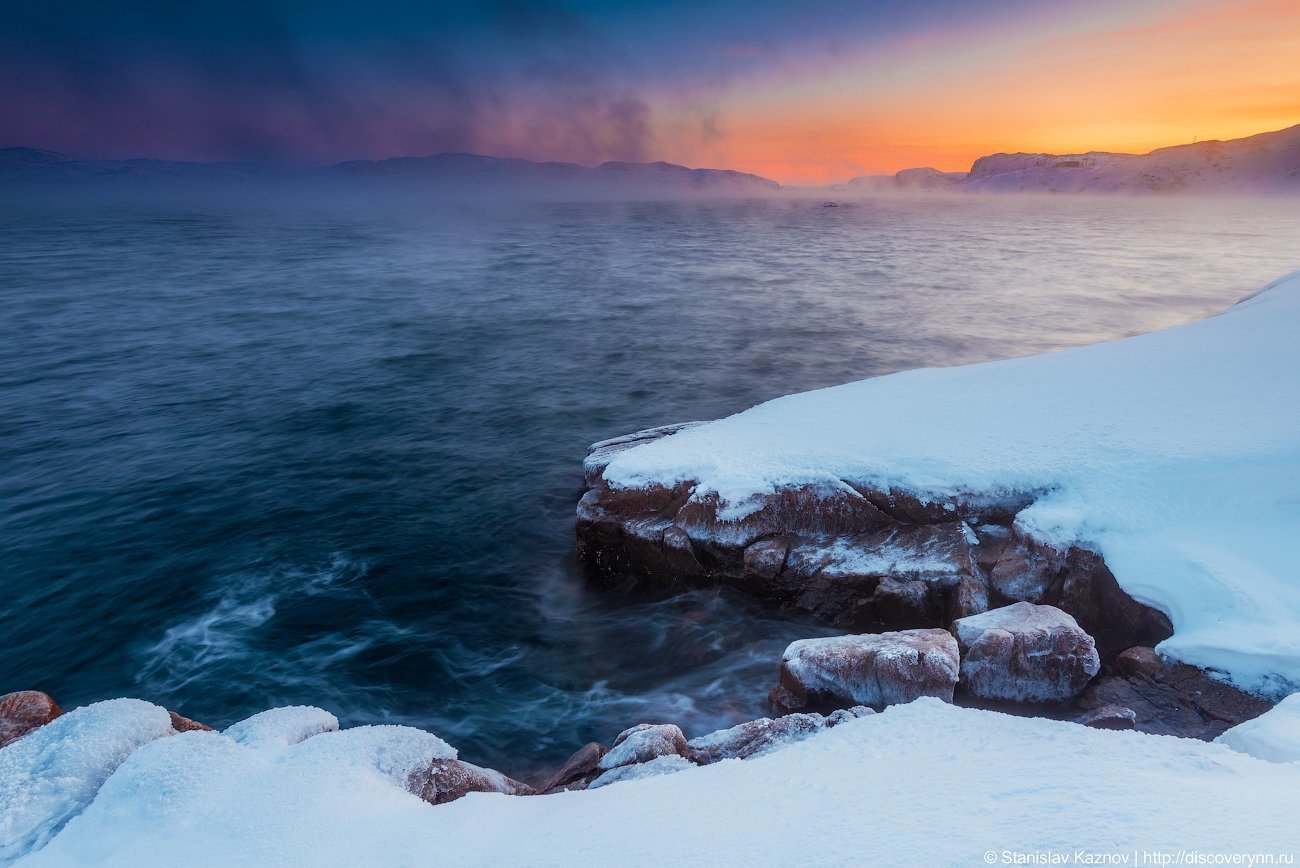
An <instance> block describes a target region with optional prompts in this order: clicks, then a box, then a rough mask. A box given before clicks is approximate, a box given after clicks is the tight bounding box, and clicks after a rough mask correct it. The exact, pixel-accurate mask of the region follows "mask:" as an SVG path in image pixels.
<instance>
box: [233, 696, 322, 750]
mask: <svg viewBox="0 0 1300 868" xmlns="http://www.w3.org/2000/svg"><path fill="white" fill-rule="evenodd" d="M338 728H339V719H338V718H337V717H335V716H334V715H332V714H330V713H329V712H328V711H325V710H324V709H321V708H316V707H314V706H311V705H289V706H285V707H283V708H271V709H268V710H266V711H262V712H258V713H257V714H254V715H253V716H252V717H250V718H247V719H246V720H241V721H240V722H239V723H236V724H234V725H233V726H231V727H230V728H228V729H227V730H226V731H225V732H224V733H223V735H225V736H226V738H229V739H233V740H234V741H237V742H239V743H240V744H243V745H247V746H249V747H288V746H289V745H291V744H297V743H298V742H300V741H305V740H306V739H309V738H311V737H312V736H314V735H320V734H321V733H323V732H335V731H337V730H338Z"/></svg>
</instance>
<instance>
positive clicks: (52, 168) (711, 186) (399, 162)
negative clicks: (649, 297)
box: [0, 148, 781, 195]
mask: <svg viewBox="0 0 1300 868" xmlns="http://www.w3.org/2000/svg"><path fill="white" fill-rule="evenodd" d="M256 180H274V181H283V182H297V183H301V182H304V181H307V182H321V181H324V182H337V183H340V184H344V183H366V184H369V185H374V184H378V185H381V186H382V185H384V184H390V185H396V186H398V187H400V188H401V189H410V188H411V185H428V186H429V187H431V188H437V189H454V190H457V191H471V190H486V191H497V192H530V191H532V192H537V193H541V194H546V195H550V194H555V193H565V192H569V193H577V194H582V195H587V194H590V195H605V194H616V195H624V194H633V195H656V194H674V195H675V194H679V193H707V194H710V195H755V194H760V193H770V192H773V191H776V190H779V189H781V185H780V184H777V183H776V182H775V181H771V180H768V179H767V178H763V177H760V176H758V175H750V174H746V173H744V172H733V171H731V170H728V169H691V168H687V167H686V166H678V165H675V164H673V163H664V162H658V163H624V162H609V163H603V164H601V165H599V166H596V167H595V168H591V167H588V166H580V165H578V164H577V163H555V162H545V163H539V162H534V161H532V160H522V159H516V158H510V157H486V156H481V155H479V154H437V155H435V156H431V157H397V158H394V159H388V160H352V161H349V162H345V163H338V164H336V165H333V166H328V167H325V168H315V169H281V168H274V167H269V166H261V165H257V164H253V163H190V162H180V161H169V160H147V159H138V160H82V159H76V158H73V157H68V156H66V155H64V154H59V153H56V152H54V151H42V150H37V149H34V148H3V149H0V182H5V181H8V182H37V183H68V182H81V181H98V182H122V181H128V182H131V181H153V182H156V181H180V182H190V183H193V182H200V183H210V182H222V183H231V182H235V183H247V182H250V181H256Z"/></svg>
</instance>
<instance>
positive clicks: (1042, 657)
mask: <svg viewBox="0 0 1300 868" xmlns="http://www.w3.org/2000/svg"><path fill="white" fill-rule="evenodd" d="M952 627H953V633H955V634H956V636H957V643H958V645H960V646H961V657H962V660H961V681H962V686H963V687H965V688H966V690H967V691H968V692H969V693H970V694H971V695H972V696H976V697H979V698H980V699H995V700H1008V701H1011V702H1060V701H1063V700H1066V699H1070V698H1072V697H1073V696H1075V695H1076V694H1077V693H1079V691H1081V690H1083V688H1084V687H1086V686H1087V684H1088V682H1089V681H1091V680H1092V677H1093V676H1094V675H1096V674H1097V672H1098V671H1099V670H1100V669H1101V658H1100V657H1099V656H1098V655H1097V647H1096V644H1095V643H1094V642H1093V640H1092V637H1091V636H1089V635H1088V634H1087V633H1085V632H1084V631H1083V629H1082V628H1081V627H1079V625H1078V623H1077V622H1076V621H1075V620H1074V618H1072V617H1070V616H1069V615H1068V614H1067V613H1065V612H1063V611H1061V610H1060V609H1057V608H1056V607H1054V606H1036V605H1034V604H1033V603H1015V604H1013V605H1010V606H1005V607H1003V608H1000V609H992V610H990V611H988V612H983V613H981V614H979V615H972V616H970V617H969V618H962V619H960V620H958V621H956V622H954V623H953V625H952Z"/></svg>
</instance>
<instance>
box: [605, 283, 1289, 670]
mask: <svg viewBox="0 0 1300 868" xmlns="http://www.w3.org/2000/svg"><path fill="white" fill-rule="evenodd" d="M1298 333H1300V273H1297V274H1293V275H1291V276H1289V277H1286V278H1283V279H1281V280H1279V281H1277V282H1275V283H1273V284H1272V285H1270V286H1269V287H1267V288H1266V289H1265V290H1264V291H1261V292H1257V293H1255V294H1254V295H1252V296H1251V297H1249V298H1248V299H1245V300H1243V301H1242V302H1240V303H1238V304H1237V305H1235V306H1234V307H1232V308H1230V309H1229V310H1228V311H1226V312H1225V313H1223V314H1221V315H1219V316H1216V317H1212V318H1210V319H1208V320H1205V321H1202V322H1198V323H1193V324H1190V325H1187V326H1182V327H1179V328H1174V329H1169V330H1166V331H1163V332H1156V333H1153V334H1149V335H1142V336H1139V337H1136V338H1129V339H1126V340H1119V341H1112V342H1108V343H1103V344H1097V345H1094V346H1088V347H1081V348H1077V349H1072V350H1066V351H1062V352H1058V353H1052V354H1048V355H1044V356H1036V357H1028V358H1020V359H1010V360H1006V361H1000V362H992V363H987V364H981V365H972V366H967V367H958V368H947V369H923V370H914V371H907V372H904V373H900V374H894V375H890V376H886V377H880V378H877V379H873V380H864V381H860V382H856V383H849V384H847V385H843V386H837V387H834V388H829V389H822V390H819V391H814V392H807V393H804V394H799V395H790V396H787V397H784V398H779V399H777V400H774V401H770V402H768V403H766V404H762V405H759V406H757V407H754V408H753V409H750V410H747V411H745V412H743V413H739V414H737V415H735V416H732V417H730V418H727V419H723V420H720V421H718V422H713V423H710V424H707V425H702V426H699V427H695V428H691V429H689V430H684V431H682V432H680V433H677V434H675V435H673V436H671V437H666V438H663V439H660V440H657V441H654V442H651V443H648V444H645V445H640V446H636V447H633V448H630V449H627V450H626V451H623V452H620V453H618V454H616V455H614V456H612V457H611V459H610V461H609V464H608V466H607V467H606V468H605V472H604V478H605V480H606V481H607V482H608V483H610V484H611V485H614V486H617V487H622V488H639V487H647V486H654V485H663V486H669V487H671V486H673V485H677V484H680V483H684V482H694V483H696V485H695V494H694V497H696V498H700V497H704V496H706V495H710V494H717V495H718V496H719V497H721V498H722V499H723V500H724V501H726V502H727V503H729V504H732V505H733V511H735V507H734V505H741V504H750V503H755V502H757V498H758V497H760V496H762V495H766V494H771V493H772V492H774V491H776V490H778V489H783V488H790V487H796V486H805V485H820V486H839V487H842V486H843V483H844V482H845V481H847V482H850V483H857V484H861V485H866V486H874V487H876V488H880V489H882V490H884V489H889V488H891V487H895V488H901V489H904V490H908V491H912V492H916V493H918V494H920V495H921V496H923V497H925V498H926V499H929V500H931V501H935V502H939V503H942V502H944V501H945V500H947V499H950V498H954V497H959V496H961V495H963V494H975V495H980V496H989V495H998V494H1008V495H1010V494H1015V493H1019V494H1021V495H1032V496H1034V497H1035V498H1036V499H1035V500H1034V501H1033V502H1032V503H1031V504H1030V505H1029V506H1028V507H1027V508H1025V509H1024V510H1022V511H1021V512H1020V513H1019V515H1018V516H1017V519H1016V521H1017V525H1018V526H1019V527H1020V528H1021V529H1023V530H1024V531H1025V532H1026V533H1028V534H1030V535H1032V536H1034V537H1035V538H1038V539H1041V540H1043V541H1044V542H1047V543H1050V544H1055V545H1059V546H1062V547H1064V546H1068V545H1070V544H1072V543H1073V544H1081V545H1084V546H1086V547H1089V548H1092V549H1094V550H1096V551H1097V552H1098V553H1100V554H1101V555H1102V556H1103V557H1104V558H1105V560H1106V563H1107V564H1108V565H1109V567H1110V568H1111V570H1112V571H1113V572H1114V573H1115V576H1116V578H1117V579H1118V580H1119V582H1120V584H1121V586H1122V587H1123V588H1124V590H1125V591H1127V592H1128V593H1129V594H1131V595H1132V596H1133V597H1134V598H1136V599H1138V600H1140V601H1142V602H1146V603H1149V604H1152V605H1155V606H1157V607H1158V608H1160V609H1161V610H1163V611H1164V612H1166V613H1167V614H1168V615H1169V616H1170V618H1171V620H1172V622H1173V624H1174V628H1175V634H1174V636H1173V637H1172V638H1171V639H1169V640H1167V641H1166V642H1165V643H1163V645H1162V646H1161V651H1162V652H1164V653H1166V654H1169V655H1171V656H1173V657H1174V658H1176V659H1179V660H1182V661H1185V662H1188V663H1192V664H1194V665H1197V666H1200V667H1202V668H1207V669H1213V670H1218V671H1220V672H1222V673H1227V674H1228V675H1229V676H1230V678H1231V680H1233V681H1234V682H1235V683H1237V684H1239V685H1241V686H1243V687H1246V688H1248V689H1252V690H1255V691H1259V692H1263V693H1267V694H1272V695H1281V694H1284V693H1287V692H1290V691H1291V690H1293V689H1295V687H1296V685H1300V577H1298V576H1297V573H1296V571H1295V568H1294V556H1293V553H1292V547H1291V542H1290V541H1292V540H1294V539H1296V538H1297V537H1298V536H1300V344H1297V341H1296V339H1295V335H1296V334H1298Z"/></svg>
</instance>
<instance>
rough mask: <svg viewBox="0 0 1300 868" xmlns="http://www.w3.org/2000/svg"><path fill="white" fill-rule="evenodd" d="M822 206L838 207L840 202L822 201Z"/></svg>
mask: <svg viewBox="0 0 1300 868" xmlns="http://www.w3.org/2000/svg"><path fill="white" fill-rule="evenodd" d="M822 207H823V208H838V207H840V203H838V202H823V203H822Z"/></svg>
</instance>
